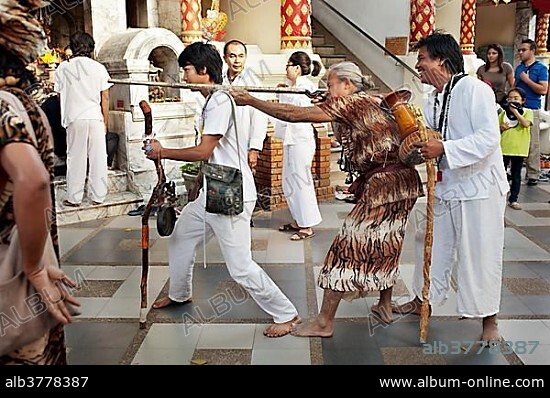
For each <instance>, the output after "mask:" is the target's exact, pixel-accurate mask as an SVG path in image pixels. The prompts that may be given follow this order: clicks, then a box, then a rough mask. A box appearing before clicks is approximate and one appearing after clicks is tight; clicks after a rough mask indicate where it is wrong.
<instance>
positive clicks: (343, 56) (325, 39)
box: [311, 18, 391, 186]
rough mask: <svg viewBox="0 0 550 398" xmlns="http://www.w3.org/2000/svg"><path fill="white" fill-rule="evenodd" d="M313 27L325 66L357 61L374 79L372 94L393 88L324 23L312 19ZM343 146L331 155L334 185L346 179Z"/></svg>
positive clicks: (323, 84)
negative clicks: (341, 169)
mask: <svg viewBox="0 0 550 398" xmlns="http://www.w3.org/2000/svg"><path fill="white" fill-rule="evenodd" d="M311 28H312V33H313V34H312V35H311V41H312V47H313V52H314V53H316V54H319V56H320V57H321V61H322V62H323V64H324V66H325V68H327V69H328V68H329V67H330V66H331V65H333V64H336V63H339V62H344V61H351V62H355V63H356V64H357V65H358V66H359V68H360V69H361V71H362V72H363V74H364V75H370V76H372V79H373V81H374V84H375V88H374V89H372V90H370V91H369V92H370V93H372V94H383V93H389V92H390V91H391V90H390V88H389V87H388V86H386V85H385V84H384V83H383V82H382V81H381V80H380V79H379V78H378V77H377V76H376V75H375V74H374V73H372V72H371V71H370V70H369V69H368V68H367V67H366V66H365V64H364V63H362V62H361V61H360V60H359V59H358V58H357V57H355V56H354V55H353V54H352V53H351V51H350V50H348V49H347V47H346V46H344V45H343V44H342V43H341V42H340V41H339V40H338V39H337V38H336V37H334V36H333V35H332V34H331V33H330V32H329V31H328V30H327V29H326V28H325V27H324V26H323V25H322V24H320V23H319V21H317V20H316V19H315V18H312V19H311ZM326 79H327V74H325V76H323V78H322V79H321V81H320V82H319V87H320V88H326V87H327V83H326ZM328 134H329V136H332V134H333V132H332V128H328ZM341 151H342V148H340V147H338V148H332V149H331V155H330V182H331V185H332V186H337V185H340V186H341V185H345V183H344V182H345V179H346V177H347V174H346V173H344V172H342V171H340V168H339V165H338V159H340V156H341Z"/></svg>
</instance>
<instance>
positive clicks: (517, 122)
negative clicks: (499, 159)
mask: <svg viewBox="0 0 550 398" xmlns="http://www.w3.org/2000/svg"><path fill="white" fill-rule="evenodd" d="M524 104H525V91H524V90H522V89H521V88H513V89H511V90H510V91H508V95H507V98H506V104H505V105H504V110H505V112H501V114H500V115H499V117H498V121H499V124H500V131H501V136H500V147H501V149H502V155H503V159H504V168H508V165H509V164H510V168H511V170H510V174H511V177H512V186H511V189H510V197H509V198H508V206H510V207H511V208H512V209H514V210H521V206H520V204H519V203H518V196H519V190H520V187H521V168H522V166H523V160H524V158H526V157H527V156H528V155H529V143H530V140H531V125H532V124H533V111H532V110H531V109H527V108H523V105H524Z"/></svg>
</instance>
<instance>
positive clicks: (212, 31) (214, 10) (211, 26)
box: [201, 0, 227, 41]
mask: <svg viewBox="0 0 550 398" xmlns="http://www.w3.org/2000/svg"><path fill="white" fill-rule="evenodd" d="M201 22H202V30H203V36H204V37H205V38H206V39H208V40H215V41H220V40H221V39H222V38H223V36H224V35H225V31H224V30H223V29H224V28H225V25H227V14H226V13H225V12H222V11H220V1H219V0H212V5H211V6H210V9H209V10H206V17H205V18H202V20H201Z"/></svg>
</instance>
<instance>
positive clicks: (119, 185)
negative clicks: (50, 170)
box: [54, 170, 128, 203]
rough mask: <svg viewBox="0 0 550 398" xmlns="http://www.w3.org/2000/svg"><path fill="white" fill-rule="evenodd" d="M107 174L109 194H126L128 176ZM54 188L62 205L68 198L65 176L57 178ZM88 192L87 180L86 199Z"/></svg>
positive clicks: (115, 173) (116, 173) (120, 173)
mask: <svg viewBox="0 0 550 398" xmlns="http://www.w3.org/2000/svg"><path fill="white" fill-rule="evenodd" d="M107 173H108V174H107V178H108V180H107V192H108V193H117V192H125V191H127V190H128V175H127V173H126V172H125V171H121V170H109V171H108V172H107ZM54 187H55V198H56V201H57V202H59V203H61V202H62V201H63V200H64V199H65V197H66V196H67V179H66V178H65V177H64V176H63V177H56V178H55V181H54ZM87 191H88V180H87V179H86V185H85V186H84V197H86V194H87Z"/></svg>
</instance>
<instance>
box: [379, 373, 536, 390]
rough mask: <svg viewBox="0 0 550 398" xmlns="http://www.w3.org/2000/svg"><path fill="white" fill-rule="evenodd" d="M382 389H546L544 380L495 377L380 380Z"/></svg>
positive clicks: (427, 377)
mask: <svg viewBox="0 0 550 398" xmlns="http://www.w3.org/2000/svg"><path fill="white" fill-rule="evenodd" d="M379 382H380V387H394V388H395V387H413V388H433V387H455V388H456V387H470V388H484V387H488V388H495V387H496V388H499V387H505V388H507V387H520V388H529V387H534V388H544V380H543V379H507V378H494V377H489V376H486V377H480V378H469V379H460V378H452V379H448V378H440V377H432V376H426V377H424V378H418V379H410V378H408V379H406V378H391V379H390V378H387V379H386V378H384V379H379Z"/></svg>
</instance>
